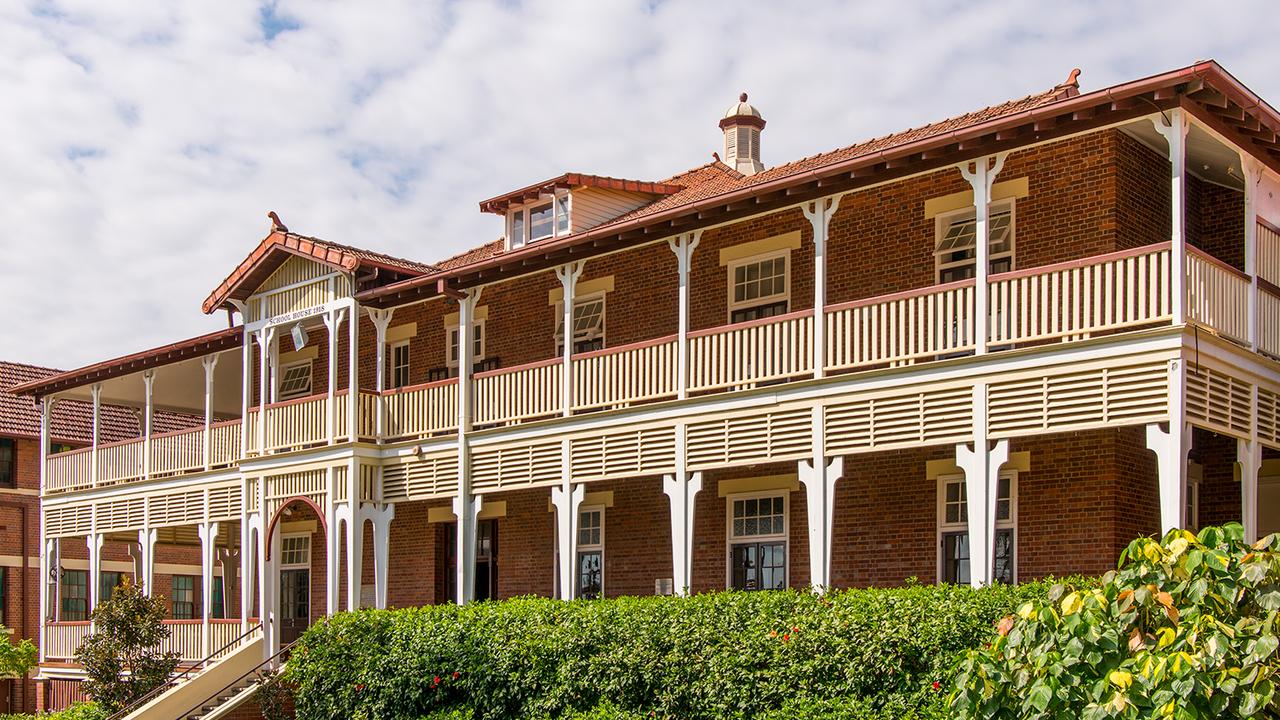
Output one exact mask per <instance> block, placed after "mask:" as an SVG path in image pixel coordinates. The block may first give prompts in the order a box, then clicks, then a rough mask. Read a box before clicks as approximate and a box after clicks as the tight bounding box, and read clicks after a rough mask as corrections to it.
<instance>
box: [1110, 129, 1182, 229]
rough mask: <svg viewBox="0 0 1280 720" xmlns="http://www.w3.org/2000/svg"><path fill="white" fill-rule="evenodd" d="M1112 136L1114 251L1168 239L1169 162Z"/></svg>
mask: <svg viewBox="0 0 1280 720" xmlns="http://www.w3.org/2000/svg"><path fill="white" fill-rule="evenodd" d="M1113 132H1114V133H1115V153H1114V162H1115V168H1116V195H1115V198H1116V248H1117V249H1119V250H1123V249H1126V248H1135V247H1141V246H1143V245H1150V244H1152V243H1157V242H1163V241H1165V240H1168V239H1169V235H1170V225H1169V223H1170V217H1171V210H1170V205H1169V161H1168V160H1167V159H1166V158H1165V156H1164V155H1162V154H1157V153H1156V152H1155V151H1154V150H1152V149H1151V148H1149V147H1147V146H1146V145H1143V144H1142V143H1141V142H1139V141H1137V140H1135V139H1133V138H1131V137H1129V136H1128V135H1125V134H1124V133H1121V132H1118V131H1113Z"/></svg>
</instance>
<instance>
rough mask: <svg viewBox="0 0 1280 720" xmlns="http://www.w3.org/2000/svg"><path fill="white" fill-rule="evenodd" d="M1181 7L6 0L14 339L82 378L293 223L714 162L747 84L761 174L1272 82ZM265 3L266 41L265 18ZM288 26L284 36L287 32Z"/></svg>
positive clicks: (360, 239)
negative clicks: (872, 144)
mask: <svg viewBox="0 0 1280 720" xmlns="http://www.w3.org/2000/svg"><path fill="white" fill-rule="evenodd" d="M1269 12H1270V3H1267V2H1262V1H1261V0H1258V1H1254V2H1245V3H1239V4H1236V5H1233V6H1232V8H1231V12H1221V13H1215V12H1210V11H1206V10H1205V9H1204V8H1203V7H1196V6H1190V7H1189V8H1188V10H1187V11H1185V12H1179V11H1175V10H1171V9H1170V6H1169V3H1167V2H1163V3H1158V2H1138V3H1110V2H1090V3H1073V4H1068V3H1056V4H1050V3H1039V2H1031V1H1030V0H1021V1H1017V0H1014V1H1010V2H984V3H955V4H943V3H909V2H899V3H892V4H884V3H857V4H848V5H846V4H845V3H839V2H826V1H822V2H818V1H815V2H810V3H774V2H746V1H740V2H726V3H703V2H660V3H651V2H609V3H602V2H593V1H588V0H569V1H565V2H556V3H528V4H524V5H520V4H515V3H510V2H485V1H479V2H477V1H469V2H466V3H448V4H438V3H435V4H429V3H425V2H413V1H409V0H405V1H404V2H386V3H377V4H374V3H351V2H345V3H340V2H294V1H291V0H280V1H279V2H277V3H267V4H263V3H258V2H251V1H249V0H222V1H221V2H218V3H206V2H197V1H194V0H189V1H187V2H177V3H170V2H156V3H151V4H143V3H139V2H133V1H129V2H125V1H123V0H121V1H117V2H107V1H105V0H75V1H71V0H61V1H54V2H30V3H27V2H16V1H15V0H0V250H2V251H3V258H4V260H3V263H4V265H3V267H4V270H3V271H2V273H0V307H4V308H6V309H7V313H6V314H7V321H6V322H5V323H3V324H0V357H3V358H5V359H13V360H22V361H28V362H35V363H40V364H46V365H55V366H63V367H71V366H76V365H81V364H85V363H88V362H92V361H95V360H99V359H102V358H106V357H112V356H115V355H119V354H123V353H127V352H132V351H135V350H138V349H141V348H145V347H150V346H152V345H157V344H161V343H165V342H170V341H172V340H175V339H178V338H181V337H188V336H191V335H195V334H197V333H200V332H204V331H207V330H210V329H214V328H216V327H219V326H221V325H222V324H224V323H225V320H224V319H223V317H222V316H215V317H213V318H206V317H204V316H202V315H201V314H200V310H199V306H200V302H201V300H203V299H204V297H205V296H206V295H207V294H208V292H209V291H210V290H211V289H212V288H213V287H214V286H216V285H217V283H218V282H219V281H221V279H222V278H223V277H224V276H225V275H226V273H227V272H229V271H230V270H231V268H232V267H234V265H235V264H236V263H237V262H238V261H239V260H240V259H241V258H242V257H243V256H244V255H245V254H246V253H247V252H248V251H249V250H250V249H251V248H252V247H253V246H254V245H255V244H256V243H257V242H258V240H260V239H261V237H262V236H263V235H264V234H265V232H266V230H267V220H266V218H265V217H264V213H265V212H266V211H267V210H269V209H274V210H276V211H278V212H279V213H280V215H281V216H282V217H283V218H284V219H285V221H286V222H287V223H288V224H289V225H290V227H291V228H292V229H294V230H297V231H300V232H304V233H310V234H315V235H319V236H321V237H325V238H330V239H332V240H335V241H339V242H346V243H350V244H354V245H360V246H365V247H370V248H373V249H379V250H383V251H386V252H389V253H392V254H398V255H404V256H408V257H412V258H415V259H421V260H434V259H439V258H443V257H446V256H448V255H451V254H453V253H455V252H458V251H460V250H463V249H465V248H467V247H470V246H473V245H477V244H480V243H482V242H485V241H487V240H489V239H491V238H493V237H495V236H496V235H497V234H498V233H499V231H500V230H499V220H498V219H497V218H494V217H492V216H486V215H482V214H481V213H480V212H479V211H478V210H477V203H478V201H479V200H481V199H484V198H486V197H489V196H491V195H495V194H498V193H500V192H502V191H504V190H508V189H511V188H514V187H519V186H521V185H524V184H527V183H529V182H532V181H535V180H538V179H541V178H543V177H548V176H551V175H554V174H558V173H560V172H564V171H568V170H574V171H583V172H598V173H604V174H612V175H622V176H628V177H639V178H654V179H657V178H662V177H666V176H668V175H671V174H673V173H675V172H678V171H680V170H683V169H685V168H687V167H691V166H693V165H697V164H701V163H703V162H706V161H707V160H708V159H709V158H710V153H711V151H712V150H716V149H718V147H719V134H718V131H717V129H716V127H715V122H716V120H717V119H718V118H719V116H720V113H721V112H722V110H723V108H724V107H725V106H727V105H728V104H729V102H731V101H732V100H733V98H734V97H735V96H736V95H737V93H738V92H740V91H741V90H743V89H746V90H748V91H750V93H751V97H752V101H753V102H755V103H757V104H758V105H759V106H760V107H761V108H762V110H763V112H764V114H765V116H766V117H767V119H768V121H769V127H768V130H767V131H766V133H765V136H764V154H765V160H766V162H767V163H779V162H785V161H787V160H789V159H793V158H796V157H799V156H802V155H807V154H811V153H814V152H819V151H822V150H825V149H830V148H833V147H837V146H841V145H846V144H849V143H852V142H855V141H857V140H860V139H863V138H866V137H870V136H873V135H879V134H883V133H886V132H891V131H894V130H897V129H901V128H904V127H908V126H914V125H919V124H922V123H925V122H929V121H931V120H936V119H939V118H941V117H945V116H947V115H951V114H955V113H958V112H964V111H967V110H970V109H973V108H976V107H979V106H982V105H985V104H989V103H992V102H999V101H1000V100H1003V99H1006V98H1009V97H1014V96H1021V95H1024V94H1026V93H1029V92H1035V91H1039V90H1041V89H1044V88H1046V87H1048V86H1050V85H1052V84H1054V83H1057V82H1059V81H1061V80H1062V79H1063V78H1064V77H1066V74H1067V71H1068V70H1070V69H1071V68H1072V67H1074V66H1080V67H1082V68H1084V76H1083V83H1084V86H1085V89H1089V88H1097V87H1102V86H1105V85H1108V84H1112V83H1115V82H1121V81H1124V80H1128V79H1133V78H1137V77H1141V76H1144V75H1148V74H1152V73H1156V72H1160V71H1163V70H1167V69H1170V68H1173V67H1178V66H1182V65H1187V64H1190V63H1191V62H1192V61H1194V60H1197V59H1202V58H1206V57H1214V58H1216V59H1218V60H1219V61H1220V62H1222V63H1223V64H1224V65H1225V66H1226V67H1227V68H1228V69H1229V70H1231V71H1232V72H1234V73H1236V74H1237V76H1238V77H1239V78H1240V79H1241V80H1242V81H1244V82H1245V83H1246V84H1248V85H1250V87H1252V88H1253V89H1254V90H1255V91H1256V92H1258V93H1259V94H1260V95H1262V96H1263V97H1270V98H1272V99H1273V100H1275V99H1276V98H1280V77H1278V76H1277V75H1276V74H1275V73H1274V67H1275V58H1274V52H1273V51H1271V50H1270V49H1269V48H1270V47H1271V45H1270V38H1269V32H1268V31H1269V30H1270V28H1268V27H1267V25H1266V23H1263V22H1255V23H1248V22H1240V21H1239V19H1240V18H1251V17H1252V18H1263V17H1267V16H1268V13H1269ZM267 17H269V18H273V19H274V20H273V22H275V23H276V24H275V25H273V26H272V27H271V28H270V30H272V31H273V32H275V34H274V36H273V37H271V38H270V39H269V40H268V39H267V37H266V35H265V34H264V28H263V24H262V23H263V20H264V18H267ZM277 31H278V32H277Z"/></svg>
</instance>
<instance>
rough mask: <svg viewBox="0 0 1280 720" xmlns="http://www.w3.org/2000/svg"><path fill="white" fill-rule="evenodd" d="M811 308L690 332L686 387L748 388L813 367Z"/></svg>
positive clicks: (802, 372)
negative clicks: (687, 385)
mask: <svg viewBox="0 0 1280 720" xmlns="http://www.w3.org/2000/svg"><path fill="white" fill-rule="evenodd" d="M812 333H813V313H811V312H809V311H804V310H802V311H799V312H793V313H789V314H787V315H780V316H778V317H774V318H768V319H765V320H754V321H751V322H745V323H739V324H736V325H731V326H729V327H727V328H714V329H711V330H699V331H697V332H692V333H689V389H690V390H693V391H706V390H718V389H725V388H742V387H750V386H752V385H754V384H756V383H760V382H769V381H773V380H784V379H787V378H794V377H798V376H801V375H806V374H808V373H811V372H813V361H812V357H811V356H812V354H813V345H812V341H811V338H812Z"/></svg>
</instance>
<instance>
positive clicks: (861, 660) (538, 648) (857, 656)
mask: <svg viewBox="0 0 1280 720" xmlns="http://www.w3.org/2000/svg"><path fill="white" fill-rule="evenodd" d="M1048 589H1049V584H1046V583H1031V584H1027V585H1022V586H1018V587H995V588H989V589H984V590H972V589H969V588H961V587H950V586H942V587H935V586H911V587H905V588H899V589H884V590H849V591H841V592H832V593H829V594H826V595H813V594H810V593H807V592H794V591H786V592H767V593H735V592H726V593H713V594H706V595H698V596H694V597H691V598H664V597H646V598H620V599H617V600H597V601H576V602H559V601H554V600H546V599H536V598H520V599H515V600H508V601H505V602H499V603H477V604H472V605H468V606H465V607H457V606H454V605H442V606H435V607H425V608H414V609H406V610H390V611H372V610H365V611H361V612H357V613H345V614H340V615H337V616H335V617H333V618H331V619H329V620H327V621H323V622H320V623H318V624H316V625H314V626H312V627H311V628H310V629H309V630H308V631H307V632H306V634H305V635H304V636H303V638H302V640H301V642H300V643H299V647H298V648H296V649H295V651H294V653H293V656H292V657H291V658H290V661H289V663H288V669H287V678H286V679H287V680H288V681H289V682H291V683H292V684H294V685H295V686H296V688H297V692H296V698H297V709H298V717H299V718H300V720H312V719H318V718H368V719H370V720H372V719H374V718H377V719H386V720H391V719H393V718H394V719H401V718H403V719H406V720H409V719H418V718H427V717H430V718H473V717H474V718H511V717H533V718H538V717H548V718H549V717H579V718H583V719H584V720H585V719H586V718H591V719H594V720H603V719H604V718H633V717H679V718H699V717H702V718H722V717H729V718H734V717H740V718H770V719H775V718H784V717H812V716H824V717H835V718H848V719H850V720H864V719H869V718H912V717H917V718H934V717H942V716H943V711H942V707H943V705H944V703H945V697H944V696H945V695H946V693H947V692H948V690H950V682H951V673H952V668H953V667H954V664H955V661H956V658H957V657H958V656H959V654H960V653H962V651H964V650H965V649H967V648H973V647H977V646H978V645H980V644H981V643H983V642H986V641H988V640H990V639H991V638H992V637H993V635H994V631H993V627H994V624H995V622H996V621H998V620H999V619H1000V618H1002V617H1004V616H1006V615H1008V614H1009V613H1011V612H1013V611H1014V610H1015V609H1016V608H1017V607H1019V606H1020V605H1022V604H1023V603H1025V602H1026V601H1028V600H1030V599H1039V598H1042V597H1044V596H1045V594H1046V593H1047V592H1048ZM935 683H937V685H935Z"/></svg>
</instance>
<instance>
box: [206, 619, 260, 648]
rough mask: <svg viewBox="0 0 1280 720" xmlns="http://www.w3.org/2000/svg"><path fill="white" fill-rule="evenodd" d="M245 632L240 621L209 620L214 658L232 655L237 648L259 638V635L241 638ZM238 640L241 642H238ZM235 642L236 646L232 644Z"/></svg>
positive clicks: (210, 646)
mask: <svg viewBox="0 0 1280 720" xmlns="http://www.w3.org/2000/svg"><path fill="white" fill-rule="evenodd" d="M243 632H244V631H243V630H242V629H241V625H240V621H239V620H231V619H225V620H224V619H221V618H211V619H210V620H209V634H210V645H209V650H210V652H212V653H213V654H214V657H222V656H223V655H230V654H231V653H232V652H233V651H234V650H235V649H236V648H238V647H240V646H241V645H243V644H244V643H246V642H252V641H253V640H254V638H256V637H257V633H254V634H252V635H249V636H247V637H243V638H241V637H240V635H241V633H243ZM237 639H239V642H236V640H237ZM233 642H235V645H232V644H231V643H233ZM228 646H229V647H228Z"/></svg>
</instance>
